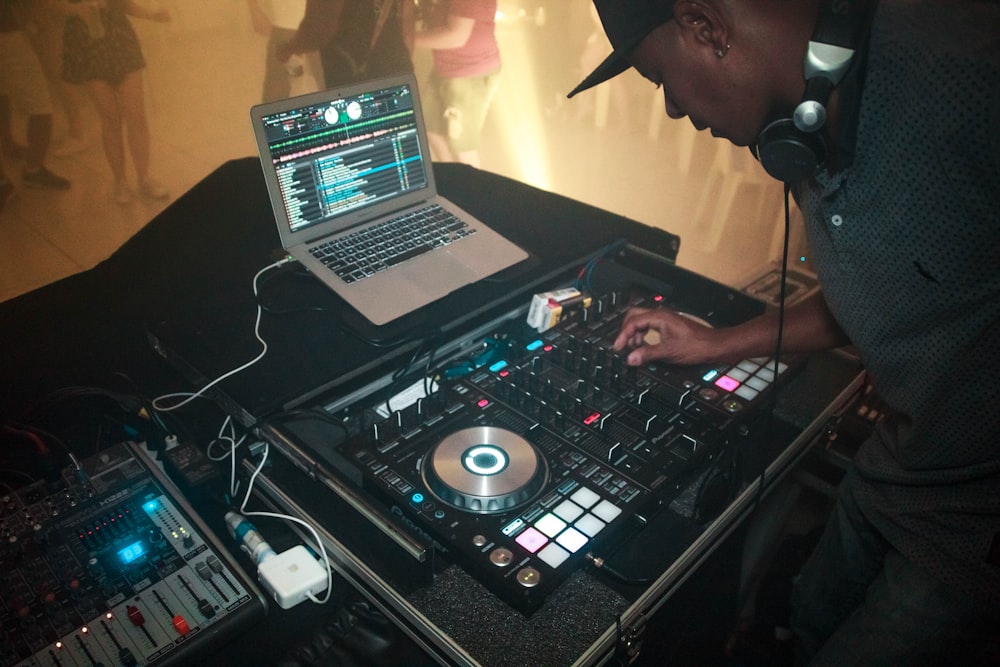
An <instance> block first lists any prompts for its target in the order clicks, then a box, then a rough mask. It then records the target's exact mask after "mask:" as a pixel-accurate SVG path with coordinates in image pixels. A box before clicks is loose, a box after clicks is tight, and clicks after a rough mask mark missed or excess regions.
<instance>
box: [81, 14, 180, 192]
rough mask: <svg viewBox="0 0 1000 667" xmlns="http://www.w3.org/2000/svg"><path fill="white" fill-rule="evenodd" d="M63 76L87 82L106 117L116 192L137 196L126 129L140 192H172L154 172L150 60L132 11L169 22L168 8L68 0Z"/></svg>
mask: <svg viewBox="0 0 1000 667" xmlns="http://www.w3.org/2000/svg"><path fill="white" fill-rule="evenodd" d="M63 11H65V12H66V26H65V29H64V32H63V78H64V79H65V80H66V81H68V82H69V83H71V84H83V85H84V86H85V87H86V90H87V93H88V94H89V95H90V97H91V99H92V100H93V102H94V106H95V107H96V108H97V113H98V115H99V116H100V119H101V139H102V142H103V144H104V155H105V156H106V157H107V160H108V165H109V166H110V167H111V173H112V175H113V176H114V181H115V182H114V190H113V195H112V196H113V197H114V200H115V201H116V202H118V203H119V204H127V203H128V202H129V201H131V200H132V191H131V189H130V188H129V186H128V182H127V179H126V176H125V142H126V138H125V135H126V134H127V136H128V147H129V154H130V155H131V157H132V164H133V166H134V167H135V173H136V180H137V187H138V191H139V194H140V195H142V196H143V197H148V198H151V199H163V198H166V197H167V196H168V195H169V193H168V192H167V190H166V189H165V188H164V187H163V186H162V185H160V183H159V182H157V181H156V180H154V179H153V178H151V177H150V175H149V153H150V139H149V122H148V120H147V118H146V100H145V91H144V89H143V70H144V69H145V67H146V60H145V58H144V57H143V54H142V47H141V46H140V44H139V38H138V36H137V35H136V33H135V30H134V29H133V28H132V24H131V23H130V22H129V16H134V17H136V18H141V19H147V20H150V21H157V22H161V23H165V22H168V21H170V12H169V11H167V10H166V9H157V10H151V9H147V8H146V7H144V6H143V5H141V4H140V3H138V2H135V0H65V2H64V3H63Z"/></svg>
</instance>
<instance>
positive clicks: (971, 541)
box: [795, 0, 1000, 604]
mask: <svg viewBox="0 0 1000 667" xmlns="http://www.w3.org/2000/svg"><path fill="white" fill-rule="evenodd" d="M855 113H856V114H857V118H856V142H855V144H854V145H853V146H849V147H847V148H848V149H849V150H848V152H852V153H853V154H854V155H853V160H852V162H851V164H850V166H847V167H845V168H842V169H840V170H839V171H837V172H836V173H830V172H829V171H826V170H821V172H820V173H819V174H818V176H817V178H816V179H814V180H813V181H810V182H808V183H805V184H803V185H801V186H799V187H797V188H795V195H796V200H797V201H798V203H799V206H800V208H801V209H802V211H803V214H804V217H805V224H806V230H807V235H808V239H809V245H810V252H811V254H812V258H813V261H814V264H815V266H816V269H817V272H818V274H819V277H820V281H821V284H822V286H823V293H824V295H825V298H826V300H827V303H828V305H829V307H830V310H831V312H832V313H833V315H834V317H835V318H836V319H837V321H838V322H839V324H840V325H841V327H842V328H843V329H844V331H845V332H846V333H847V335H848V336H849V337H850V339H851V341H852V342H853V343H854V344H855V345H856V347H857V348H858V350H859V351H860V354H861V357H862V361H863V363H864V365H865V367H866V368H867V370H868V371H869V373H870V374H871V377H872V379H873V382H874V384H875V386H876V388H877V390H878V391H879V393H880V394H881V396H882V397H883V398H884V399H885V400H886V402H887V403H888V404H889V405H890V406H891V407H892V408H893V410H894V412H895V414H894V415H893V416H892V417H891V418H890V419H888V420H886V422H885V423H883V424H882V425H881V426H880V427H879V428H878V429H877V431H876V433H875V434H874V435H873V437H872V438H870V439H869V440H868V441H867V442H865V443H864V444H863V445H862V446H861V448H860V449H859V451H858V454H857V457H856V460H855V465H856V467H857V469H858V471H859V472H860V473H861V476H860V478H861V480H862V481H861V483H860V484H858V485H857V487H856V488H855V489H853V492H854V493H855V496H856V497H857V498H858V501H859V504H860V506H861V507H862V509H863V511H864V514H865V517H866V518H867V519H868V520H869V521H870V522H871V523H872V524H873V525H874V526H875V527H876V528H877V529H878V530H879V531H880V532H881V534H882V535H883V536H884V537H885V538H886V539H887V540H888V542H889V543H890V544H891V545H892V546H893V547H894V548H895V549H897V550H899V551H900V552H901V553H902V554H903V555H904V556H905V557H907V558H908V559H909V560H910V561H911V562H912V563H914V564H915V565H917V566H919V567H921V568H922V569H924V570H925V571H926V572H927V573H928V574H930V575H932V576H934V577H936V578H938V579H939V580H940V581H942V582H944V583H946V584H948V585H950V586H953V587H955V588H956V589H958V590H960V591H962V592H963V593H965V594H968V595H973V596H978V597H979V598H980V599H982V600H984V601H989V602H992V603H994V604H1000V566H998V565H997V564H996V562H995V560H996V551H995V550H996V549H998V548H1000V3H998V2H995V1H993V2H987V1H979V2H967V1H964V2H963V1H959V0H937V1H929V0H923V1H921V0H882V2H881V3H880V4H879V7H878V9H877V11H876V14H875V17H874V21H873V25H872V31H871V40H870V44H869V50H868V53H867V61H866V65H865V72H864V83H863V88H862V91H861V97H860V104H859V106H858V108H857V109H856V110H855ZM991 548H992V549H994V552H993V553H994V555H993V556H992V558H991V556H990V552H991ZM991 560H993V561H994V562H993V563H991V562H990V561H991Z"/></svg>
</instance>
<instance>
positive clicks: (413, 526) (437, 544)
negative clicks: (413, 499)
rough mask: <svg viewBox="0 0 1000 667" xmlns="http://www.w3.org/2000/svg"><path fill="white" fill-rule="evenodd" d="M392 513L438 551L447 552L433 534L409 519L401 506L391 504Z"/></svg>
mask: <svg viewBox="0 0 1000 667" xmlns="http://www.w3.org/2000/svg"><path fill="white" fill-rule="evenodd" d="M392 513H393V514H395V515H396V516H398V517H399V518H400V519H401V520H402V522H403V523H404V524H406V526H407V528H409V529H410V530H412V531H413V532H414V533H416V534H417V535H420V536H421V537H423V538H425V539H427V540H428V541H429V542H430V543H431V544H433V545H434V548H435V549H437V550H438V551H440V552H441V553H443V554H446V553H448V548H447V547H446V546H444V545H443V544H441V543H440V542H438V541H437V540H436V539H435V538H434V536H433V535H431V534H430V533H428V532H427V531H426V530H424V529H423V528H421V527H420V526H418V525H417V524H415V523H414V522H413V520H412V519H410V517H408V516H407V515H406V514H405V513H404V512H403V510H402V508H401V507H400V506H399V505H393V506H392Z"/></svg>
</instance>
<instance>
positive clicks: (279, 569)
mask: <svg viewBox="0 0 1000 667" xmlns="http://www.w3.org/2000/svg"><path fill="white" fill-rule="evenodd" d="M257 576H258V577H259V578H260V584H261V586H263V587H264V589H265V590H266V591H267V592H268V593H270V594H271V597H273V598H274V601H275V602H277V603H278V606H280V607H281V608H282V609H291V608H292V607H294V606H295V605H297V604H299V603H300V602H302V601H303V600H306V599H307V598H309V596H310V595H312V596H313V597H316V595H318V594H319V593H322V592H323V591H324V590H326V586H327V574H326V569H325V568H324V567H323V566H322V565H321V564H320V562H319V561H318V560H316V559H315V558H313V555H312V554H311V553H309V550H308V549H306V548H305V547H304V546H302V545H301V544H300V545H298V546H294V547H292V548H291V549H288V550H287V551H284V552H282V553H280V554H278V555H276V556H271V557H270V558H266V559H265V560H264V561H263V562H262V563H261V564H260V565H259V566H258V567H257Z"/></svg>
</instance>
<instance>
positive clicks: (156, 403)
mask: <svg viewBox="0 0 1000 667" xmlns="http://www.w3.org/2000/svg"><path fill="white" fill-rule="evenodd" d="M291 261H293V260H292V258H291V257H286V258H284V259H281V260H278V261H277V262H275V263H274V264H269V265H268V266H265V267H264V268H263V269H261V270H260V271H258V272H257V273H256V274H255V275H254V277H253V295H254V300H255V301H257V317H256V319H255V321H254V325H253V334H254V337H256V338H257V340H258V341H259V342H260V344H261V350H260V353H259V354H258V355H257V356H256V357H254V358H253V359H251V360H250V361H248V362H246V363H245V364H243V365H242V366H238V367H236V368H234V369H232V370H231V371H228V372H226V373H223V374H222V375H220V376H219V377H217V378H215V379H214V380H212V381H211V382H209V383H208V384H206V385H205V386H204V387H202V388H201V389H199V390H198V391H196V392H194V393H190V392H176V393H172V394H163V395H162V396H157V397H156V398H154V399H153V402H152V406H153V408H154V409H155V410H158V411H160V412H171V411H173V410H176V409H178V408H180V407H183V406H185V405H187V404H188V403H190V402H191V401H193V400H194V399H196V398H199V397H201V395H202V394H204V393H205V392H206V391H208V390H209V389H211V388H212V387H214V386H215V385H217V384H218V383H220V382H222V381H223V380H225V379H226V378H229V377H232V376H233V375H236V374H237V373H239V372H241V371H243V370H246V369H247V368H250V367H251V366H253V365H254V364H256V363H257V362H258V361H260V360H261V359H263V358H264V355H266V354H267V341H265V340H264V338H263V337H262V336H261V335H260V320H261V315H262V313H263V308H261V306H260V301H259V300H257V281H258V280H259V279H260V277H261V276H262V275H264V274H265V273H266V272H268V271H270V270H271V269H277V268H278V267H280V266H284V265H285V264H288V263H289V262H291ZM182 396H183V397H185V398H184V400H182V401H179V402H177V403H174V404H172V405H160V402H161V401H163V400H166V399H170V398H180V397H182Z"/></svg>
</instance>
